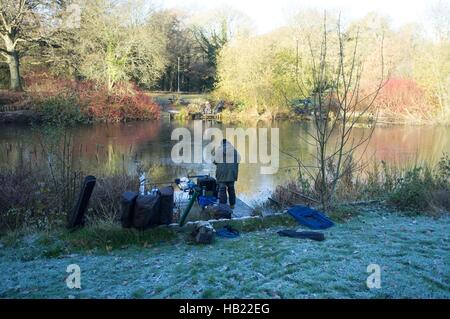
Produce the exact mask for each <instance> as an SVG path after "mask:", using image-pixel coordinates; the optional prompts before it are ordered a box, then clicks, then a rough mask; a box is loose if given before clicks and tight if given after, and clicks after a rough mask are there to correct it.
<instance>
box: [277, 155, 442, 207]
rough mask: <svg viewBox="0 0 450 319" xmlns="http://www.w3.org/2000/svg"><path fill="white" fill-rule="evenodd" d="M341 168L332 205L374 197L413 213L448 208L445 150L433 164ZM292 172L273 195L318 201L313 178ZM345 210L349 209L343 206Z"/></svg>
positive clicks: (286, 199)
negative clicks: (355, 168)
mask: <svg viewBox="0 0 450 319" xmlns="http://www.w3.org/2000/svg"><path fill="white" fill-rule="evenodd" d="M343 172H344V174H343V176H342V178H341V179H340V180H339V182H338V184H337V188H336V194H335V196H334V203H335V206H336V207H338V208H339V207H340V208H339V209H341V210H342V207H343V206H342V203H348V202H358V201H362V202H365V201H373V200H377V201H385V202H386V203H387V204H388V205H390V206H392V207H393V208H394V209H396V210H399V211H403V212H408V213H409V214H412V215H415V214H428V215H440V214H443V213H444V214H445V213H449V212H450V157H449V156H448V155H446V154H444V155H443V156H442V158H441V159H440V161H439V162H438V164H437V165H436V166H434V167H431V166H429V165H423V166H420V165H415V166H413V167H412V168H401V167H399V166H396V165H392V164H391V165H390V164H387V163H385V162H380V163H379V162H373V163H372V164H371V165H369V166H367V167H366V168H365V169H364V170H363V171H356V172H355V171H353V170H351V169H346V168H344V169H343ZM292 173H293V176H297V177H296V178H293V179H292V180H291V181H287V182H286V183H284V184H281V185H279V186H278V187H277V188H276V189H275V191H274V192H273V194H272V198H273V199H275V200H276V201H277V202H279V203H281V204H282V205H287V206H288V205H292V204H293V203H304V204H307V205H317V203H318V200H319V191H320V190H319V189H317V187H316V185H315V183H314V181H313V180H311V179H309V178H306V177H304V176H301V175H299V173H298V171H293V172H292ZM344 207H345V206H344ZM345 214H348V213H346V212H345V209H344V211H343V215H345ZM350 215H351V213H350Z"/></svg>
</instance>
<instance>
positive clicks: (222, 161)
mask: <svg viewBox="0 0 450 319" xmlns="http://www.w3.org/2000/svg"><path fill="white" fill-rule="evenodd" d="M240 160H241V157H240V155H239V153H238V151H237V150H236V149H235V148H234V146H233V145H232V144H231V143H230V142H228V141H227V140H226V139H224V140H222V144H221V145H220V146H219V147H218V148H217V149H216V151H215V156H214V164H215V165H216V180H217V183H218V184H219V203H220V204H227V202H228V199H229V203H230V207H231V209H234V206H235V205H236V190H235V187H234V183H235V182H236V181H237V180H238V176H239V162H240ZM227 192H228V198H227Z"/></svg>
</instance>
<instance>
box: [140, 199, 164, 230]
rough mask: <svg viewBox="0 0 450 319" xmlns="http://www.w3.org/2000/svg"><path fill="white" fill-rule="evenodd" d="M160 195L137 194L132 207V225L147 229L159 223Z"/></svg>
mask: <svg viewBox="0 0 450 319" xmlns="http://www.w3.org/2000/svg"><path fill="white" fill-rule="evenodd" d="M160 204H161V195H160V194H151V195H139V196H138V197H137V198H136V205H135V208H134V216H133V227H135V228H137V229H141V230H144V229H148V228H151V227H155V226H158V225H159V220H160V218H159V215H160Z"/></svg>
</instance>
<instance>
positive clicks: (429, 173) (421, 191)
mask: <svg viewBox="0 0 450 319" xmlns="http://www.w3.org/2000/svg"><path fill="white" fill-rule="evenodd" d="M449 198H450V158H449V157H448V155H444V156H443V157H442V158H441V160H440V161H439V163H438V165H437V167H436V168H435V169H434V170H432V169H430V168H428V167H424V168H423V167H415V168H413V169H412V170H410V171H407V172H406V174H405V175H404V177H403V178H400V179H399V180H398V182H397V185H396V187H395V188H394V190H393V191H392V192H391V194H390V195H389V198H388V202H389V203H391V204H393V205H394V206H395V207H396V208H398V209H400V210H429V209H430V208H432V207H438V208H440V209H444V210H447V211H449V210H450V204H449V202H450V201H449Z"/></svg>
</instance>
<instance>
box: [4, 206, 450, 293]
mask: <svg viewBox="0 0 450 319" xmlns="http://www.w3.org/2000/svg"><path fill="white" fill-rule="evenodd" d="M277 230H278V228H272V229H268V230H265V231H259V232H253V233H246V234H242V235H241V237H240V238H238V239H233V240H230V239H220V238H218V239H217V240H216V242H215V243H214V245H211V246H192V245H188V244H186V243H184V242H182V241H179V242H177V243H172V244H160V245H156V246H150V247H148V246H146V247H131V248H127V249H123V250H114V251H112V252H110V253H103V254H101V253H96V254H89V253H81V254H71V255H68V256H61V257H58V258H43V257H38V258H25V257H24V256H26V254H27V251H28V250H29V249H32V248H30V247H31V246H33V245H30V243H29V242H28V243H27V242H23V243H22V244H21V245H20V246H19V247H3V248H0V267H1V268H0V297H2V298H39V297H43V298H405V297H406V298H450V267H449V266H450V245H449V236H450V217H449V216H445V217H441V218H439V219H432V218H429V217H414V218H413V217H406V216H399V215H398V214H394V213H390V214H388V213H386V212H384V213H383V212H379V211H371V212H365V213H364V214H362V215H360V216H359V217H355V218H354V219H352V220H351V221H350V222H348V223H345V224H337V225H336V226H335V227H333V228H332V229H330V230H327V231H326V232H325V235H326V238H327V239H326V241H324V242H314V241H309V240H303V239H294V238H286V237H279V236H278V235H277V233H276V231H277ZM31 240H32V239H31ZM34 249H36V248H34ZM372 263H375V264H378V265H380V267H381V288H380V289H368V288H367V286H366V279H367V277H368V276H369V274H368V273H367V272H366V270H367V266H368V265H369V264H372ZM70 264H78V265H79V266H80V268H81V289H79V290H70V289H68V288H67V286H66V283H65V278H66V276H67V275H68V274H67V273H66V267H67V266H68V265H70Z"/></svg>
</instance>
